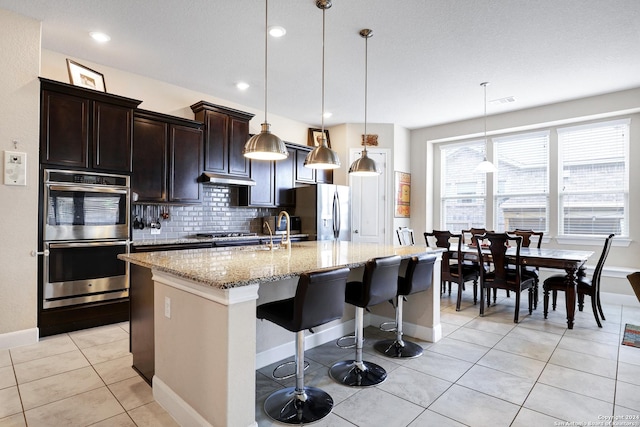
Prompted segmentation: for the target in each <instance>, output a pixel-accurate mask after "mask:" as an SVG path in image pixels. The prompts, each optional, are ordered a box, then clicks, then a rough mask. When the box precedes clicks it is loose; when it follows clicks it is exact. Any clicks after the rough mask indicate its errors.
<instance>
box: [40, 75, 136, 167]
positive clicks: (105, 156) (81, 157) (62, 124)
mask: <svg viewBox="0 0 640 427" xmlns="http://www.w3.org/2000/svg"><path fill="white" fill-rule="evenodd" d="M40 82H41V114H40V121H41V123H40V163H42V164H45V165H48V166H60V167H65V168H69V169H88V170H99V171H108V172H119V173H130V172H131V167H132V158H131V140H132V127H133V110H134V108H136V107H137V106H138V104H140V102H141V101H138V100H135V99H130V98H124V97H121V96H116V95H111V94H107V93H104V92H97V91H93V90H89V89H83V88H80V87H77V86H71V85H68V84H66V83H60V82H55V81H52V80H48V79H44V78H40Z"/></svg>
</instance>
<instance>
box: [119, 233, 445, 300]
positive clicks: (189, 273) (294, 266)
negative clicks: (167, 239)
mask: <svg viewBox="0 0 640 427" xmlns="http://www.w3.org/2000/svg"><path fill="white" fill-rule="evenodd" d="M442 251H443V250H442V249H435V250H434V249H430V248H427V247H425V246H391V245H378V244H370V243H369V244H364V243H352V242H333V241H309V242H298V243H292V244H291V246H290V247H289V248H288V249H285V248H278V249H274V250H269V249H268V247H266V246H235V247H228V248H224V247H222V248H215V247H214V248H206V249H187V250H181V251H160V252H142V253H132V254H122V255H118V258H119V259H122V260H124V261H128V262H131V263H133V264H136V265H140V266H143V267H148V268H151V269H154V270H158V271H163V272H166V273H171V274H174V275H176V276H178V277H182V278H185V279H188V280H191V281H193V282H196V283H199V284H201V285H204V286H210V287H214V288H219V289H229V288H235V287H240V286H246V285H250V284H254V283H257V282H270V281H277V280H283V279H288V278H292V277H296V276H298V275H300V274H301V273H304V272H307V271H314V270H319V269H324V268H333V267H349V268H354V267H359V266H362V265H364V264H365V262H366V261H367V260H368V259H370V258H375V257H381V256H389V255H400V256H401V257H403V258H409V257H410V256H412V255H416V254H419V253H424V252H432V253H437V252H442Z"/></svg>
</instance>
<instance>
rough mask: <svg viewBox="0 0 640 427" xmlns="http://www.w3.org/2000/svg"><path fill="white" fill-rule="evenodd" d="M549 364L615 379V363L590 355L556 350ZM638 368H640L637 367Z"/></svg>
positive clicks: (560, 349)
mask: <svg viewBox="0 0 640 427" xmlns="http://www.w3.org/2000/svg"><path fill="white" fill-rule="evenodd" d="M549 363H551V364H553V365H557V366H564V367H565V368H572V369H576V370H578V371H583V372H589V373H591V374H595V375H600V376H602V377H607V378H615V377H616V365H617V363H616V361H615V360H611V359H604V358H602V357H598V356H593V355H590V354H584V353H578V352H576V351H571V350H567V349H564V348H558V349H556V350H555V351H554V352H553V355H552V356H551V359H549ZM638 368H640V366H639V367H638Z"/></svg>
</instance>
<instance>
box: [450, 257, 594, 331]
mask: <svg viewBox="0 0 640 427" xmlns="http://www.w3.org/2000/svg"><path fill="white" fill-rule="evenodd" d="M481 249H482V252H483V253H484V252H485V251H486V253H487V255H489V254H490V252H489V248H488V247H487V248H486V249H484V248H481ZM462 252H463V256H464V258H465V259H469V260H473V261H476V262H477V261H478V249H477V247H476V246H471V245H465V246H463V247H462ZM591 255H593V251H579V250H573V249H553V248H533V247H529V248H520V263H521V264H522V265H526V266H530V267H537V268H551V269H559V270H564V271H565V272H566V276H565V277H566V280H565V282H566V286H567V288H566V298H565V299H566V301H565V302H566V308H567V327H568V328H569V329H573V323H574V317H575V312H576V285H577V284H576V277H577V273H578V271H579V269H580V267H582V266H583V265H584V264H585V262H586V261H587V260H588V259H589V258H590V257H591ZM506 256H507V259H511V260H513V261H514V262H515V257H516V248H515V247H510V248H508V249H507V252H506Z"/></svg>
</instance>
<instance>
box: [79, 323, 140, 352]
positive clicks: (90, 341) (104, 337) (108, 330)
mask: <svg viewBox="0 0 640 427" xmlns="http://www.w3.org/2000/svg"><path fill="white" fill-rule="evenodd" d="M69 336H70V337H71V339H72V340H73V342H75V343H76V345H77V346H78V348H80V349H84V348H87V347H93V346H94V345H100V344H107V343H111V342H114V341H120V340H124V339H127V340H128V339H129V334H128V333H127V332H125V330H124V329H122V328H121V327H119V326H117V325H107V326H100V327H97V328H91V329H83V330H81V331H75V332H69Z"/></svg>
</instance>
